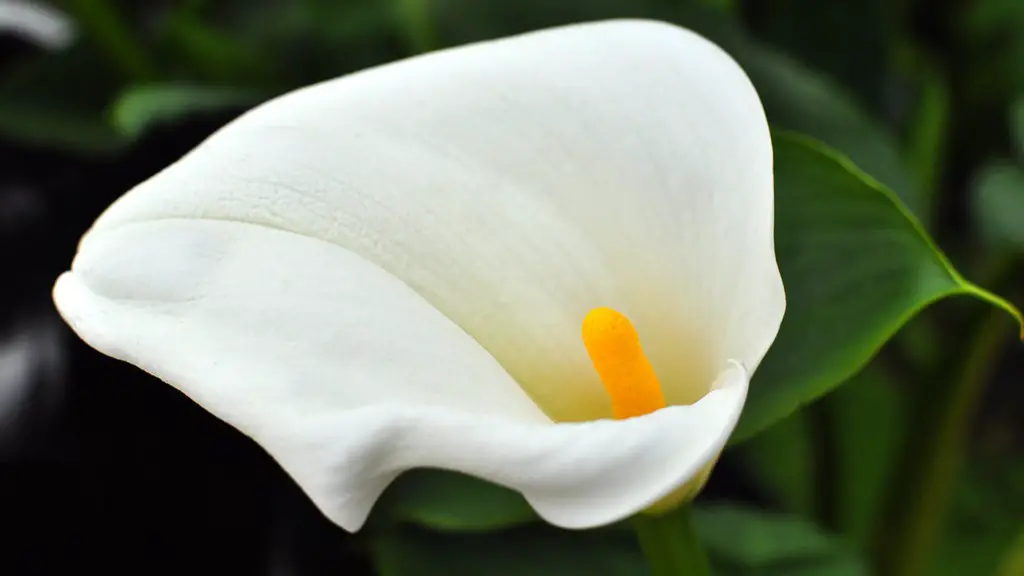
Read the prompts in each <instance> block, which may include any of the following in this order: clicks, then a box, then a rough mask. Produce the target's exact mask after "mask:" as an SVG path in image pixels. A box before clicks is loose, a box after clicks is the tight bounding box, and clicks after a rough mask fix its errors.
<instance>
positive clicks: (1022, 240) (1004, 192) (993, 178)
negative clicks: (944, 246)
mask: <svg viewBox="0 0 1024 576" xmlns="http://www.w3.org/2000/svg"><path fill="white" fill-rule="evenodd" d="M972 200H973V204H974V206H973V212H974V220H975V225H976V226H977V228H978V231H979V233H980V235H981V237H982V238H983V239H984V240H985V241H986V242H987V243H988V244H989V245H991V246H992V247H996V248H1002V249H1011V250H1014V251H1017V252H1024V169H1022V168H1021V167H1020V166H1015V165H1013V164H1009V163H1005V162H997V163H993V164H989V165H988V166H986V167H985V168H983V169H982V172H981V174H980V175H979V177H978V180H977V184H976V185H975V187H974V195H973V198H972Z"/></svg>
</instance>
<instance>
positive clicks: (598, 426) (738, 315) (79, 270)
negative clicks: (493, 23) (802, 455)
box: [54, 21, 785, 531]
mask: <svg viewBox="0 0 1024 576" xmlns="http://www.w3.org/2000/svg"><path fill="white" fill-rule="evenodd" d="M54 298H55V301H56V304H57V307H58V309H59V310H60V312H61V314H62V316H63V317H64V319H65V320H66V321H67V322H68V323H69V324H70V325H71V327H72V328H73V329H74V330H75V332H77V334H78V335H79V336H80V337H81V338H83V339H84V340H85V341H86V342H87V343H89V344H90V345H91V346H93V347H94V348H96V349H97V350H99V351H100V352H103V353H105V354H108V355H110V356H112V357H114V358H118V359H121V360H124V361H127V362H130V363H132V364H134V365H136V366H138V367H139V368H141V369H143V370H145V371H146V372H149V373H150V374H152V375H154V376H156V377H158V378H160V379H162V380H164V381H165V382H167V383H169V384H171V385H173V386H174V387H176V388H178V389H179V390H180V391H181V392H183V393H184V394H186V395H188V396H189V397H190V398H192V399H193V400H194V401H195V402H197V403H198V404H200V405H201V406H203V407H204V408H205V409H206V410H208V411H209V412H211V413H212V414H214V415H216V416H217V417H219V418H221V419H223V420H224V421H226V422H228V423H230V424H231V425H233V426H234V427H236V428H237V429H239V430H240V431H242V432H243V433H245V434H247V435H248V436H249V437H251V438H252V439H253V440H255V441H256V442H257V443H258V444H259V445H261V446H262V447H263V448H264V449H265V450H266V451H267V452H268V453H269V454H270V455H272V456H273V457H274V458H275V459H276V460H277V462H278V463H280V465H281V466H282V467H283V469H284V470H285V471H287V473H288V474H290V475H291V476H292V477H293V478H294V479H295V481H296V482H297V483H298V484H299V485H300V486H301V487H302V488H303V490H305V492H306V493H307V494H308V496H309V497H310V498H311V499H312V501H313V502H314V503H315V504H316V505H317V506H318V507H319V508H320V510H322V511H323V513H324V514H325V515H326V516H327V517H328V518H330V519H331V520H332V521H334V522H335V523H337V524H338V525H340V526H341V527H343V528H345V529H348V530H350V531H355V530H358V529H359V528H360V527H361V526H362V525H363V523H364V522H365V520H366V518H367V516H368V514H369V513H370V511H371V508H372V506H373V505H374V502H375V501H376V500H377V499H378V497H379V496H380V495H381V493H382V492H383V491H384V489H385V488H386V487H387V486H388V484H389V483H390V482H392V481H393V480H394V479H395V478H396V477H397V476H399V475H400V474H401V473H402V472H404V471H406V470H409V469H411V468H418V467H426V468H439V469H446V470H453V471H458V472H462V473H465V474H469V475H472V476H476V477H479V478H483V479H485V480H488V481H491V482H494V483H497V484H500V485H503V486H507V487H510V488H512V489H514V490H517V491H519V492H520V493H522V494H523V495H524V497H525V498H526V500H527V501H528V502H529V503H530V504H531V505H532V506H533V508H534V509H535V510H536V511H537V513H538V514H539V515H540V516H541V517H543V518H544V519H546V520H547V521H548V522H550V523H552V524H555V525H558V526H562V527H566V528H587V527H595V526H600V525H603V524H608V523H611V522H615V521H617V520H620V519H622V518H625V517H627V516H630V515H632V514H635V513H637V512H639V511H643V510H648V509H658V508H659V507H662V508H664V507H667V506H670V505H672V504H674V503H677V502H680V501H683V500H685V499H686V498H689V497H691V496H692V495H693V494H694V493H695V492H696V490H698V489H699V488H700V487H701V485H702V483H703V480H704V479H705V478H706V477H707V474H708V473H709V471H710V469H711V467H712V466H713V463H714V462H715V460H716V459H717V457H718V455H719V453H720V452H721V450H722V449H723V447H724V446H725V444H726V441H727V439H728V437H729V435H730V433H731V432H732V430H733V428H734V426H735V424H736V422H737V419H738V418H739V415H740V412H741V410H742V408H743V403H744V399H745V398H746V394H747V385H748V384H747V383H748V376H749V374H750V373H752V372H753V370H754V369H755V368H756V367H757V365H758V363H759V362H760V361H761V359H762V357H763V356H764V354H765V353H766V351H767V350H768V348H769V346H770V345H771V343H772V341H773V340H774V338H775V335H776V333H777V331H778V328H779V325H780V323H781V321H782V316H783V312H784V309H785V296H784V292H783V286H782V281H781V278H780V276H779V271H778V266H777V263H776V260H775V252H774V241H773V185H772V148H771V140H770V137H769V131H768V126H767V123H766V121H765V117H764V112H763V109H762V107H761V104H760V101H759V100H758V97H757V94H756V92H755V91H754V88H753V87H752V86H751V84H750V82H749V81H748V79H747V77H746V76H745V75H744V73H743V71H742V70H741V69H740V67H739V66H738V65H737V64H736V63H735V62H734V61H733V60H732V59H731V58H730V57H729V56H727V55H726V53H725V52H723V51H722V50H721V49H720V48H718V47H717V46H715V45H714V44H712V43H710V42H708V41H707V40H705V39H703V38H701V37H700V36H698V35H696V34H694V33H692V32H689V31H687V30H684V29H681V28H678V27H675V26H671V25H667V24H662V23H657V22H647V21H609V22H599V23H589V24H581V25H574V26H568V27H563V28H556V29H551V30H545V31H540V32H534V33H530V34H525V35H522V36H516V37H512V38H507V39H501V40H496V41H490V42H483V43H479V44H473V45H468V46H464V47H459V48H455V49H450V50H444V51H441V52H436V53H432V54H429V55H424V56H420V57H416V58H412V59H409V60H405V61H401V62H398V63H394V64H389V65H386V66H381V67H378V68H374V69H370V70H367V71H363V72H359V73H356V74H353V75H350V76H347V77H343V78H340V79H335V80H331V81H327V82H324V83H321V84H317V85H315V86H311V87H307V88H303V89H301V90H298V91H295V92H292V93H289V94H287V95H284V96H282V97H279V98H277V99H275V100H272V101H270V102H267V103H265V104H263V105H261V106H259V107H257V108H255V109H253V110H251V111H249V112H248V113H246V114H244V115H243V116H241V117H240V118H238V119H237V120H235V121H234V122H232V123H230V124H228V125H227V126H225V127H224V128H222V129H221V130H220V131H218V132H217V133H215V134H214V135H212V136H211V137H210V138H209V139H207V140H206V141H205V142H203V143H202V144H200V145H199V146H198V147H197V148H195V149H194V150H193V151H192V152H190V153H188V154H187V155H186V156H184V157H183V158H182V159H180V160H179V161H177V162H175V163H174V164H172V165H171V166H170V167H168V168H166V169H165V170H163V171H162V172H160V173H158V174H157V175H155V176H153V177H152V178H150V179H149V180H147V181H145V182H143V183H141V184H139V185H138V186H137V187H135V188H134V189H133V190H131V191H130V192H128V193H127V194H126V195H125V196H123V197H122V198H120V199H119V200H118V201H117V202H115V203H114V204H113V205H112V206H111V207H110V208H108V209H107V211H106V212H105V213H104V214H103V215H102V216H101V217H100V218H99V219H98V220H97V222H96V223H95V224H94V225H93V227H92V228H91V229H90V230H89V231H88V232H87V234H86V235H85V237H84V238H83V239H82V242H81V244H80V246H79V251H78V254H77V256H76V257H75V260H74V263H73V264H72V267H71V271H70V272H66V273H64V274H63V275H62V276H61V277H60V278H59V279H58V281H57V283H56V286H55V288H54Z"/></svg>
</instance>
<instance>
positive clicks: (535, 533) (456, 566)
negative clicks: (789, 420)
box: [370, 505, 866, 576]
mask: <svg viewBox="0 0 1024 576" xmlns="http://www.w3.org/2000/svg"><path fill="white" fill-rule="evenodd" d="M693 520H694V524H695V527H696V529H697V532H698V534H699V536H700V538H701V540H702V542H703V543H704V544H705V546H706V548H707V551H708V553H709V555H710V556H711V560H712V563H713V564H714V568H715V574H719V575H724V576H729V575H736V576H739V575H743V576H769V575H772V576H783V575H787V576H788V575H793V576H826V575H829V576H847V575H848V576H861V575H864V574H866V572H865V571H864V568H863V565H862V562H861V561H860V559H859V558H857V557H856V556H855V555H854V554H853V553H851V552H850V551H849V550H848V549H846V548H845V547H844V546H843V545H842V544H840V543H838V542H837V541H835V540H833V539H831V538H830V537H828V536H827V535H825V534H823V533H821V532H820V531H819V530H817V529H816V528H815V527H814V526H813V525H811V524H808V523H806V522H803V521H801V520H798V519H795V518H790V517H785V516H777V515H771V514H766V513H763V512H760V511H757V510H753V509H746V508H742V507H739V506H732V505H717V506H713V507H705V508H697V509H695V510H694V512H693ZM625 526H626V525H616V526H611V527H608V528H605V529H600V530H588V531H578V532H577V531H572V532H571V531H565V530H559V529H556V528H553V527H551V526H547V525H543V524H533V525H530V526H523V527H518V528H513V529H510V530H504V531H501V532H493V533H487V534H445V533H440V532H432V531H429V530H425V529H421V528H415V527H411V526H396V527H391V529H389V530H385V531H382V532H378V533H377V536H376V537H374V538H373V539H372V540H371V545H370V550H371V557H372V558H373V562H374V565H375V566H376V568H377V571H378V573H379V574H381V575H382V576H405V575H407V574H408V575H412V574H415V575H427V576H429V575H431V574H445V575H447V576H461V575H463V574H466V575H474V576H475V575H477V574H488V575H489V576H490V575H493V576H503V575H505V574H509V575H512V574H515V575H519V574H530V575H531V576H533V575H536V576H545V575H548V574H551V575H558V576H562V575H564V574H587V575H588V576H590V575H593V576H618V575H620V574H621V575H637V574H647V573H648V570H647V566H646V564H645V561H644V559H643V557H642V556H641V554H640V551H639V547H638V546H637V543H636V540H635V536H634V535H633V534H632V532H631V531H630V530H627V529H624V528H625Z"/></svg>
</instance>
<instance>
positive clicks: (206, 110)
mask: <svg viewBox="0 0 1024 576" xmlns="http://www.w3.org/2000/svg"><path fill="white" fill-rule="evenodd" d="M264 98H265V97H264V96H262V95H260V94H258V93H256V92H253V91H250V90H244V89H240V88H217V87H209V86H189V85H183V84H154V85H147V86H136V87H134V88H130V89H128V90H127V91H126V92H124V93H123V94H122V95H121V96H120V98H118V99H117V101H116V102H115V103H114V106H113V109H112V111H111V118H112V121H113V123H114V126H115V127H116V128H117V130H118V131H119V132H120V133H122V134H124V135H125V136H128V137H137V136H139V135H140V134H142V133H143V132H145V131H146V129H148V128H150V127H152V126H153V125H155V124H158V123H172V122H175V121H179V120H181V119H183V118H185V117H187V116H190V115H194V114H210V113H214V112H220V111H223V110H231V109H244V108H248V107H251V106H253V105H254V104H256V103H258V102H260V101H261V100H263V99H264Z"/></svg>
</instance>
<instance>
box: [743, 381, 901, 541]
mask: <svg viewBox="0 0 1024 576" xmlns="http://www.w3.org/2000/svg"><path fill="white" fill-rule="evenodd" d="M818 402H819V403H818V404H815V405H813V406H811V407H810V410H803V411H800V412H797V413H795V414H793V415H792V416H790V417H788V418H786V419H785V420H783V421H782V422H780V423H779V424H776V425H775V426H772V427H771V428H769V429H768V430H766V431H765V432H764V433H763V434H759V435H758V436H756V437H755V438H753V439H751V440H750V441H749V442H746V443H744V444H743V446H742V452H741V455H742V458H743V460H744V461H745V462H746V463H747V469H748V471H749V472H750V473H752V474H753V475H754V476H755V477H756V478H758V480H759V481H760V482H761V483H763V485H764V486H766V487H767V488H769V490H770V491H771V493H772V495H773V496H774V497H775V498H776V499H777V500H778V501H779V502H780V503H781V504H782V505H783V506H784V507H785V509H786V510H789V511H791V512H793V513H795V514H799V515H801V516H804V517H808V518H818V519H819V522H821V521H825V520H827V521H833V522H834V523H835V528H836V530H837V531H838V532H839V533H841V534H843V535H845V536H848V537H849V538H850V540H851V541H852V542H854V543H856V544H857V545H859V546H862V547H866V546H867V545H868V544H869V539H870V538H871V536H872V532H871V530H872V529H873V528H874V526H875V525H876V522H877V519H878V518H879V514H880V513H881V512H882V505H883V503H884V498H885V496H886V493H885V489H886V487H887V486H888V480H889V478H890V475H891V474H892V473H893V469H894V463H895V458H896V456H897V454H898V450H899V448H900V447H901V446H902V443H903V439H904V433H905V430H904V427H905V422H904V421H903V411H902V408H903V406H902V397H901V395H900V391H899V390H898V389H897V388H896V387H895V386H894V385H893V383H892V382H891V381H890V379H889V377H888V376H887V375H886V373H885V372H884V371H883V369H882V367H881V366H880V365H879V364H878V363H872V364H870V365H869V366H868V367H867V368H865V369H864V370H862V371H861V372H860V373H858V374H857V375H856V376H854V377H853V378H851V379H850V380H849V381H848V382H846V383H844V385H843V386H840V387H839V388H837V389H836V391H835V392H834V393H832V395H830V396H829V397H828V398H827V399H823V400H819V401H818ZM811 411H820V412H824V413H825V415H826V416H827V417H828V418H829V419H830V420H831V422H827V423H825V424H826V425H827V426H828V429H827V430H826V429H822V427H821V424H822V423H821V422H819V421H816V420H814V419H813V418H812V417H811V416H812V412H811ZM815 424H818V426H815ZM822 442H826V443H825V444H822ZM829 442H830V443H831V444H828V443H829ZM823 450H827V451H829V453H827V454H823V453H822V452H823ZM828 484H831V485H828ZM822 491H824V492H822ZM823 507H829V508H834V509H829V510H823V509H822V508H823Z"/></svg>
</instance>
